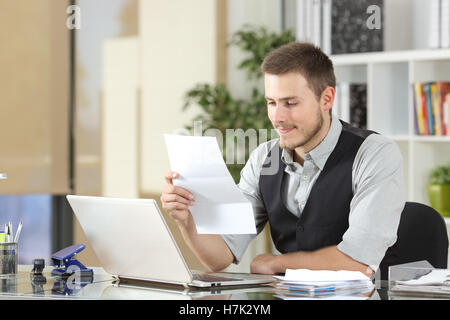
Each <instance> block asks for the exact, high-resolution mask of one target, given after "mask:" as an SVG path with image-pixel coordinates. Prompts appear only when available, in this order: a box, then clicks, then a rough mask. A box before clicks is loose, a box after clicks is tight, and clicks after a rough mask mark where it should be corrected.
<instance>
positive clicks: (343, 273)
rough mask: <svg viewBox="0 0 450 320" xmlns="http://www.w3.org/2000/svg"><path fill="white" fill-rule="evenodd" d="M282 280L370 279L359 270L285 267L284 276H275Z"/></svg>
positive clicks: (330, 280)
mask: <svg viewBox="0 0 450 320" xmlns="http://www.w3.org/2000/svg"><path fill="white" fill-rule="evenodd" d="M276 278H277V279H279V280H282V281H297V282H302V283H305V282H311V283H320V282H340V281H361V280H367V281H370V278H369V277H368V276H366V275H365V274H363V273H362V272H359V271H347V270H339V271H331V270H309V269H286V273H285V275H284V277H282V276H277V277H276Z"/></svg>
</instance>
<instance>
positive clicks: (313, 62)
mask: <svg viewBox="0 0 450 320" xmlns="http://www.w3.org/2000/svg"><path fill="white" fill-rule="evenodd" d="M261 71H262V72H263V73H269V74H274V75H281V74H285V73H289V72H299V73H300V74H301V75H302V76H303V77H304V78H305V79H306V81H307V82H308V85H309V87H310V89H311V90H312V91H313V92H314V94H315V95H316V97H317V100H319V99H320V96H321V95H322V92H323V90H325V88H326V87H333V88H335V87H336V76H335V75H334V68H333V62H332V61H331V60H330V58H329V57H328V56H327V55H326V54H325V53H323V51H322V50H320V48H318V47H316V46H314V45H313V44H311V43H305V42H293V43H289V44H286V45H284V46H281V47H279V48H278V49H275V50H273V51H271V52H270V53H269V54H268V55H267V56H266V57H265V58H264V61H263V63H262V65H261Z"/></svg>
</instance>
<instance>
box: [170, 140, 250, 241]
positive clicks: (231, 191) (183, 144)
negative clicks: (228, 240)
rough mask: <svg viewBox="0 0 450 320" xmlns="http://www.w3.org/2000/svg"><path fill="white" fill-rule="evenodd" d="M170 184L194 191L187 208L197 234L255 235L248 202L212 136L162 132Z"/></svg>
mask: <svg viewBox="0 0 450 320" xmlns="http://www.w3.org/2000/svg"><path fill="white" fill-rule="evenodd" d="M164 138H165V140H166V147H167V152H168V155H169V162H170V168H171V170H172V171H175V172H178V173H179V174H180V175H179V177H178V178H177V179H174V180H173V184H174V185H176V186H180V187H183V188H185V189H187V190H189V191H190V192H192V193H193V194H194V199H195V203H194V205H193V206H190V207H189V210H190V211H191V213H192V216H193V217H194V221H195V225H196V227H197V231H198V233H208V234H254V233H256V226H255V219H254V216H253V209H252V205H251V203H250V202H249V201H248V200H247V199H246V198H245V196H244V195H243V194H242V193H241V192H240V191H239V188H238V187H237V186H236V184H235V183H234V180H233V178H232V177H231V175H230V172H229V171H228V169H227V166H226V165H225V162H224V160H223V157H222V153H221V152H220V149H219V145H218V144H217V140H216V138H215V137H203V136H181V135H170V134H165V135H164Z"/></svg>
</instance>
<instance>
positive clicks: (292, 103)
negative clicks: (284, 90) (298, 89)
mask: <svg viewBox="0 0 450 320" xmlns="http://www.w3.org/2000/svg"><path fill="white" fill-rule="evenodd" d="M287 105H288V106H290V107H292V106H296V105H297V102H288V103H287Z"/></svg>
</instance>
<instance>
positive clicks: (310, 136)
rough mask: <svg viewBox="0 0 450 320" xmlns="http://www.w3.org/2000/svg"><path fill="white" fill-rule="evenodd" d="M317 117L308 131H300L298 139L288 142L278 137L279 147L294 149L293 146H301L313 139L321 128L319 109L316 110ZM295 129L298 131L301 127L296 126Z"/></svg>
mask: <svg viewBox="0 0 450 320" xmlns="http://www.w3.org/2000/svg"><path fill="white" fill-rule="evenodd" d="M317 118H318V120H317V122H316V123H317V125H316V126H315V127H314V128H313V129H312V130H310V131H309V132H306V133H303V132H301V133H302V134H301V137H300V140H298V141H293V142H291V143H289V142H287V141H283V138H282V137H280V148H282V149H287V150H294V149H295V148H299V147H302V146H304V145H305V144H307V143H308V142H310V141H311V139H313V138H314V137H315V136H316V135H317V134H318V133H319V131H320V129H322V126H323V122H324V120H323V115H322V113H321V112H320V110H318V112H317ZM296 130H299V131H300V130H301V129H300V128H298V127H297V128H296ZM302 137H303V138H302Z"/></svg>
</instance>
